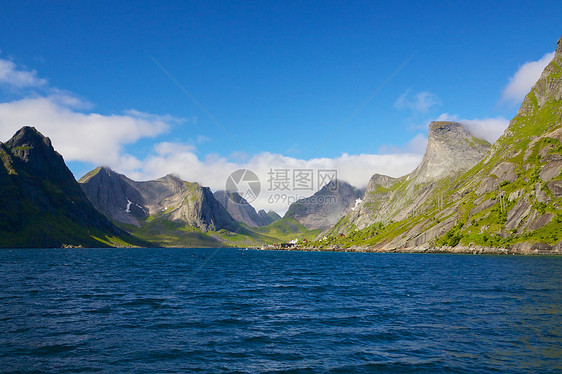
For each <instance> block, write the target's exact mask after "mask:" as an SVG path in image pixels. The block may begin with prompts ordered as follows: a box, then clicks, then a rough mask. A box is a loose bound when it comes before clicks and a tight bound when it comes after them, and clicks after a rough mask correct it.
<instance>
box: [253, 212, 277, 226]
mask: <svg viewBox="0 0 562 374" xmlns="http://www.w3.org/2000/svg"><path fill="white" fill-rule="evenodd" d="M258 215H259V216H260V217H262V218H263V220H264V221H265V222H267V223H266V225H269V224H270V223H273V222H275V221H278V220H280V219H281V216H280V215H279V214H277V212H275V211H273V210H270V211H269V212H266V211H265V210H263V209H261V210H260V211H259V212H258Z"/></svg>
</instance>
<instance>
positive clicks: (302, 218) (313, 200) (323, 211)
mask: <svg viewBox="0 0 562 374" xmlns="http://www.w3.org/2000/svg"><path fill="white" fill-rule="evenodd" d="M363 194H364V191H363V190H359V189H357V188H355V187H353V186H352V185H350V184H349V183H347V182H344V181H337V182H330V183H328V184H327V185H325V186H324V187H322V188H321V189H320V190H319V191H318V192H316V193H315V194H314V195H312V196H311V197H308V198H305V199H300V200H298V201H297V202H295V203H293V204H291V206H289V210H288V211H287V213H285V218H293V219H295V220H297V221H298V222H299V223H300V224H301V225H303V226H304V227H306V228H307V229H309V230H314V229H325V228H328V227H331V226H333V225H334V224H335V223H336V222H338V220H339V219H340V218H341V217H343V216H344V215H346V214H347V213H349V212H351V211H352V209H354V208H355V206H356V204H357V203H359V201H360V199H362V198H363Z"/></svg>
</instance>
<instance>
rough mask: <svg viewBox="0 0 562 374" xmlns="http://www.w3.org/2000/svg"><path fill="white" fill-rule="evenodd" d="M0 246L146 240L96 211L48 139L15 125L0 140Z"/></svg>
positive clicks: (102, 245) (50, 245)
mask: <svg viewBox="0 0 562 374" xmlns="http://www.w3.org/2000/svg"><path fill="white" fill-rule="evenodd" d="M0 158H1V161H2V163H1V164H0V206H1V207H2V209H1V210H0V247H61V246H66V245H68V246H91V247H108V246H112V245H132V244H138V245H143V244H146V243H144V242H141V241H139V240H136V239H134V238H132V237H130V236H129V235H128V234H127V233H125V232H124V231H122V230H120V229H119V228H117V227H116V226H114V225H113V224H112V223H111V222H110V221H109V220H107V219H106V218H105V217H104V216H103V215H102V214H100V213H98V211H96V209H95V208H94V207H93V206H92V204H91V203H90V202H89V201H88V199H87V197H86V195H85V194H84V192H83V191H82V189H81V188H80V186H79V184H78V183H77V182H76V180H75V179H74V176H73V175H72V173H71V172H70V170H69V169H68V168H67V167H66V165H65V163H64V160H63V158H62V156H61V155H60V154H58V153H57V152H56V151H55V150H54V148H53V146H52V144H51V141H50V139H49V138H47V137H45V136H43V135H42V134H41V133H39V132H38V131H37V130H36V129H35V128H33V127H27V126H26V127H23V128H21V129H20V130H19V131H18V132H17V133H16V134H15V135H14V136H13V137H12V138H11V139H10V140H9V141H8V142H6V143H0Z"/></svg>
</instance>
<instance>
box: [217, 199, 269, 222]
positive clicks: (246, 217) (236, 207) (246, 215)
mask: <svg viewBox="0 0 562 374" xmlns="http://www.w3.org/2000/svg"><path fill="white" fill-rule="evenodd" d="M214 195H215V198H216V199H217V201H218V202H219V203H220V204H221V205H222V206H223V207H224V208H225V209H226V211H227V212H228V213H229V214H230V215H231V216H232V218H234V220H235V221H236V222H240V223H244V224H246V225H248V226H250V227H259V226H265V225H268V224H270V223H271V222H273V221H272V220H271V217H270V216H269V215H267V213H266V212H265V211H262V212H263V213H262V214H259V213H257V212H256V210H255V209H254V207H253V206H252V205H250V203H248V201H246V199H244V198H243V197H242V196H240V194H238V192H234V191H232V192H227V191H223V190H221V191H216V192H215V193H214Z"/></svg>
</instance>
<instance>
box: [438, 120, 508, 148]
mask: <svg viewBox="0 0 562 374" xmlns="http://www.w3.org/2000/svg"><path fill="white" fill-rule="evenodd" d="M437 121H455V122H460V123H462V124H463V125H464V126H465V127H466V128H467V129H468V130H469V131H470V132H471V133H472V134H473V135H474V136H476V137H478V138H482V139H485V140H487V141H488V142H490V143H492V144H493V143H494V142H495V141H496V140H498V138H499V137H500V136H501V135H502V134H503V132H504V131H505V129H506V128H507V126H508V125H509V120H507V119H505V118H503V117H495V118H475V119H459V117H458V116H457V115H454V114H453V115H450V114H448V113H443V114H441V115H440V116H439V117H438V118H437Z"/></svg>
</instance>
